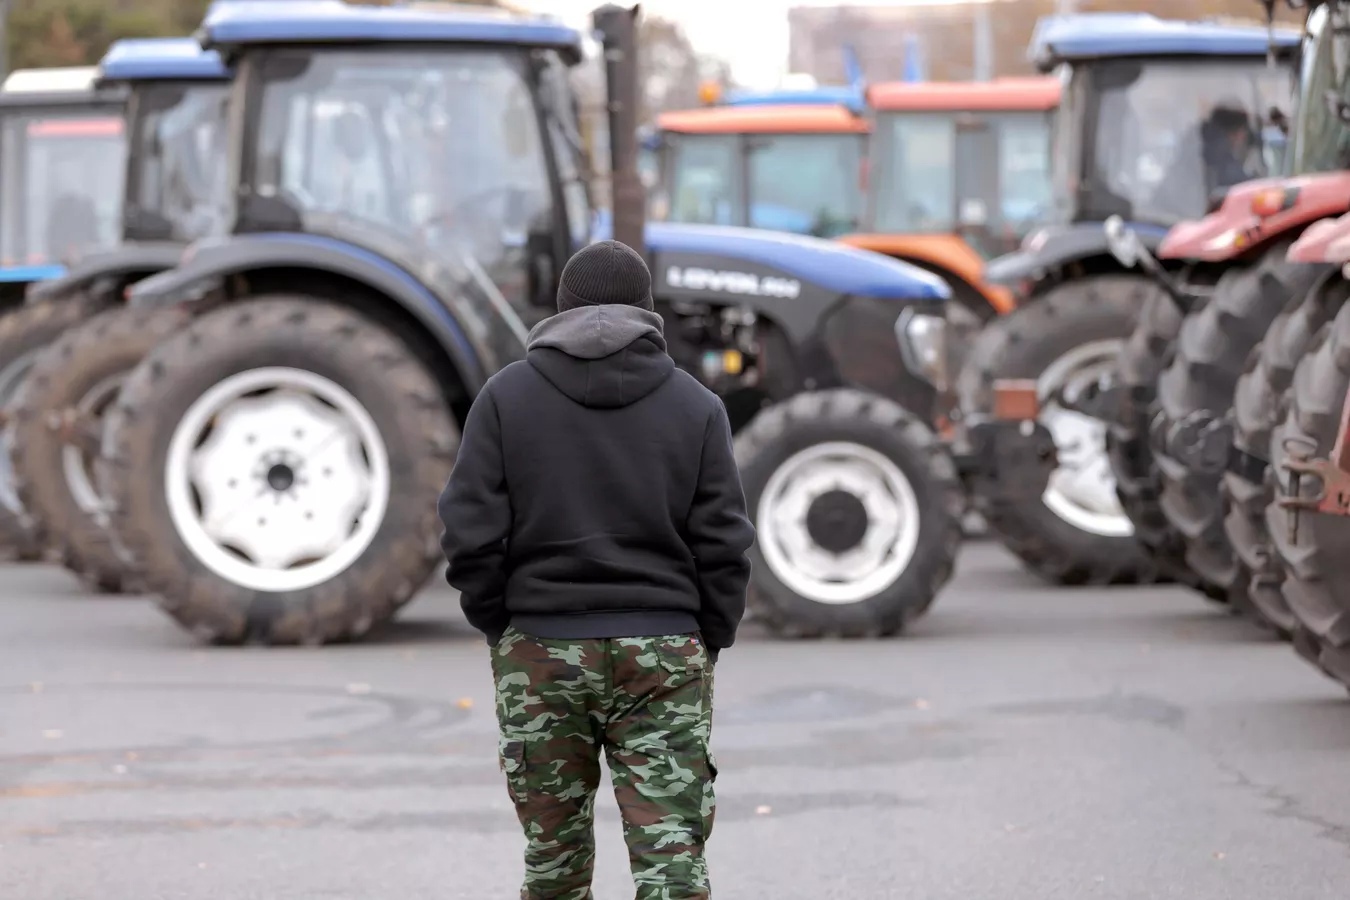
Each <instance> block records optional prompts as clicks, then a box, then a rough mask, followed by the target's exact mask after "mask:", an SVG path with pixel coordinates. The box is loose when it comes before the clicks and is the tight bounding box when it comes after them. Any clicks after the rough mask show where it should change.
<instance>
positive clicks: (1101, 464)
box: [1036, 340, 1134, 537]
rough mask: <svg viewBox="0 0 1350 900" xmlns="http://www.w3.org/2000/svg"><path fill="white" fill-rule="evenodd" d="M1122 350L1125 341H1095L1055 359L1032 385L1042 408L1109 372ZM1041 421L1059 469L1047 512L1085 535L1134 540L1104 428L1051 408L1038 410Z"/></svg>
mask: <svg viewBox="0 0 1350 900" xmlns="http://www.w3.org/2000/svg"><path fill="white" fill-rule="evenodd" d="M1123 345H1124V341H1123V340H1107V341H1093V342H1091V343H1088V344H1083V345H1082V346H1080V347H1075V348H1074V349H1073V350H1070V351H1069V352H1068V353H1065V354H1064V355H1063V356H1061V357H1060V358H1059V359H1057V360H1055V362H1054V363H1053V364H1052V365H1051V366H1050V367H1049V368H1048V369H1046V370H1045V372H1044V373H1043V374H1042V375H1041V377H1040V378H1038V379H1037V381H1036V393H1037V394H1038V395H1039V396H1040V398H1041V401H1042V403H1043V404H1044V403H1045V401H1046V399H1047V398H1048V397H1050V396H1051V395H1052V394H1054V393H1055V392H1056V391H1058V390H1060V389H1061V388H1063V389H1065V391H1066V392H1067V393H1069V394H1072V393H1074V392H1075V391H1077V390H1081V389H1082V388H1083V387H1086V386H1087V385H1089V384H1091V383H1092V382H1094V381H1096V380H1097V378H1098V377H1099V376H1101V375H1103V374H1105V373H1106V372H1109V371H1111V370H1112V369H1113V368H1114V367H1115V361H1116V357H1117V355H1118V354H1119V352H1120V349H1121V347H1122V346H1123ZM1040 421H1041V422H1042V424H1044V425H1045V427H1046V428H1047V429H1048V430H1049V432H1050V435H1051V437H1052V438H1054V441H1055V450H1056V452H1057V454H1058V456H1059V466H1058V467H1057V468H1056V469H1055V471H1054V472H1053V473H1052V474H1051V476H1050V482H1049V484H1048V485H1046V488H1045V493H1044V494H1043V495H1042V496H1041V500H1042V502H1044V503H1045V505H1046V507H1047V508H1049V510H1050V511H1051V512H1053V513H1054V514H1055V515H1057V516H1059V517H1060V518H1061V519H1063V520H1064V521H1065V522H1068V523H1069V524H1070V525H1072V526H1074V527H1075V528H1077V529H1079V530H1081V531H1086V532H1088V533H1089V534H1096V535H1101V536H1102V537H1130V536H1131V535H1133V534H1134V526H1133V525H1132V524H1131V523H1130V519H1129V517H1128V516H1127V515H1125V509H1124V508H1123V507H1122V506H1121V505H1120V497H1119V496H1118V495H1117V494H1116V477H1115V474H1114V473H1113V472H1112V470H1111V459H1110V457H1109V456H1107V453H1106V423H1105V422H1102V421H1101V420H1099V419H1094V418H1092V417H1091V416H1085V415H1083V414H1082V413H1078V412H1074V411H1072V410H1068V409H1064V408H1063V407H1061V406H1059V405H1058V404H1055V403H1050V404H1048V405H1044V406H1042V408H1041V415H1040Z"/></svg>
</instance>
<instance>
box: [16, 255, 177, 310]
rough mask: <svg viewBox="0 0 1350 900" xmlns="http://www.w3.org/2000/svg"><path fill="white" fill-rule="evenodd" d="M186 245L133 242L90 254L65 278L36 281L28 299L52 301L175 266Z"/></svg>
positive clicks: (27, 295)
mask: <svg viewBox="0 0 1350 900" xmlns="http://www.w3.org/2000/svg"><path fill="white" fill-rule="evenodd" d="M183 246H184V245H183V244H181V243H178V242H175V241H144V242H141V241H132V242H128V243H125V244H121V245H119V246H117V247H114V248H112V249H110V250H101V251H98V252H96V253H89V254H87V255H85V256H83V257H82V258H81V259H80V261H79V262H77V263H75V265H74V266H72V267H71V268H70V269H69V270H67V272H66V274H65V275H63V276H62V277H60V278H53V279H51V280H49V281H38V282H34V283H33V284H32V285H30V286H29V288H28V293H27V294H26V295H25V299H26V300H27V302H29V303H37V302H40V301H44V300H53V299H56V298H58V297H67V296H70V295H72V294H77V293H82V292H86V291H89V290H90V289H91V288H93V287H95V286H96V285H98V284H99V283H100V282H104V281H106V280H113V281H120V280H122V279H124V278H126V277H127V276H129V275H137V274H150V273H154V272H163V271H165V270H167V269H172V268H173V267H174V266H176V265H178V261H179V260H180V259H181V258H182V256H183Z"/></svg>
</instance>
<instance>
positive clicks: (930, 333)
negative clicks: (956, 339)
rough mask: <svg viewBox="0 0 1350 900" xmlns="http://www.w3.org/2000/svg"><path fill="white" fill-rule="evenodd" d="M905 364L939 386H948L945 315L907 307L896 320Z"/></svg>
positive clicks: (896, 333)
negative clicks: (922, 311)
mask: <svg viewBox="0 0 1350 900" xmlns="http://www.w3.org/2000/svg"><path fill="white" fill-rule="evenodd" d="M895 336H896V338H897V339H898V340H899V341H900V352H901V354H902V355H903V356H904V358H905V365H907V366H908V367H909V370H910V371H911V372H913V373H914V374H915V375H918V376H919V377H920V378H922V379H924V380H925V381H927V382H928V383H929V384H931V385H933V386H934V387H935V388H937V389H938V390H940V391H941V390H945V389H946V388H947V387H948V372H947V319H946V317H945V316H941V315H936V316H935V315H932V314H930V313H921V312H917V311H915V310H914V309H907V310H905V311H904V312H903V313H901V314H900V318H899V319H897V320H896V322H895Z"/></svg>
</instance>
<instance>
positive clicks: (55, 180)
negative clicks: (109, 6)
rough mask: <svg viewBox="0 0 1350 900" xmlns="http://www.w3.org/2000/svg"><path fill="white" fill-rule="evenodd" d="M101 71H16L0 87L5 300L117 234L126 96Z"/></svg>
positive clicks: (1, 284)
mask: <svg viewBox="0 0 1350 900" xmlns="http://www.w3.org/2000/svg"><path fill="white" fill-rule="evenodd" d="M97 75H98V73H97V70H96V69H95V68H93V67H82V68H74V69H29V70H19V71H16V72H13V73H11V74H10V75H9V76H8V77H7V78H6V79H5V81H4V83H3V85H0V305H4V304H5V303H6V301H8V302H17V301H18V300H20V299H21V298H22V295H23V289H24V287H25V286H26V285H27V284H29V283H31V282H35V281H41V280H43V279H48V278H57V277H60V276H61V275H62V274H64V272H65V266H66V264H67V263H68V262H69V261H70V260H71V259H72V258H74V257H77V256H80V255H81V254H83V253H86V252H88V251H90V250H95V249H99V248H104V247H109V246H111V245H113V244H115V243H117V240H118V238H119V236H120V232H121V216H122V192H123V179H124V168H125V160H126V152H127V145H126V134H125V129H124V127H123V111H124V106H125V98H124V96H123V93H122V92H121V91H118V90H106V89H100V87H99V86H98V84H97Z"/></svg>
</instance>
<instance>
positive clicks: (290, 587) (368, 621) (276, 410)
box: [104, 295, 459, 644]
mask: <svg viewBox="0 0 1350 900" xmlns="http://www.w3.org/2000/svg"><path fill="white" fill-rule="evenodd" d="M320 436H323V438H322V439H320ZM458 439H459V432H458V428H457V427H456V424H455V420H454V418H453V416H452V415H451V412H450V409H449V406H448V403H447V401H446V397H445V395H444V392H443V390H442V389H441V387H440V385H439V384H438V383H437V381H436V379H435V378H434V377H433V375H432V374H431V373H430V372H429V371H428V370H427V369H426V368H425V367H424V366H423V364H422V363H421V362H420V361H418V359H417V358H416V356H415V355H414V354H413V353H411V352H409V348H408V347H407V345H406V344H405V343H404V342H403V341H401V340H400V339H399V338H398V337H396V336H395V335H394V334H393V333H392V332H390V331H389V330H387V329H385V328H384V327H382V326H381V325H379V324H377V323H376V322H375V321H373V320H371V319H369V318H368V317H366V316H364V315H362V314H360V313H358V312H356V311H355V310H353V309H350V308H348V307H345V306H342V305H338V304H333V303H330V302H326V301H323V300H321V299H316V298H308V297H300V296H283V295H269V296H260V297H257V298H252V299H248V300H241V301H237V302H234V303H232V304H230V305H228V306H225V307H222V308H220V309H217V310H215V311H212V312H208V313H205V314H203V315H202V316H201V317H200V318H198V319H196V320H195V321H193V322H191V323H190V324H189V325H188V326H187V327H186V328H184V329H183V330H181V331H180V332H178V333H177V334H175V335H173V336H172V337H170V338H169V339H168V340H165V341H164V342H162V343H161V344H159V346H157V347H156V348H155V349H154V350H153V351H152V352H151V353H150V354H149V355H148V356H147V357H146V358H145V359H144V360H143V361H142V363H141V364H140V365H139V366H138V367H137V368H136V369H135V370H134V371H133V372H132V373H131V374H130V375H129V376H128V377H127V379H126V381H125V382H124V383H123V386H122V390H121V392H120V394H119V397H118V401H117V404H116V406H115V407H114V409H113V411H112V412H111V413H110V414H109V416H108V418H107V422H106V426H105V433H104V455H105V457H106V458H107V461H108V466H109V469H110V471H111V476H112V477H111V478H110V493H111V499H112V501H113V503H112V523H113V527H114V530H115V533H116V535H117V537H118V539H119V540H120V542H121V544H122V545H123V546H124V547H126V548H127V549H128V550H129V551H130V552H131V554H132V556H133V558H134V559H135V561H136V563H137V565H138V566H139V568H140V571H141V573H142V575H143V577H144V579H145V582H146V585H147V587H148V588H149V589H150V590H151V591H153V592H154V593H156V594H158V595H159V596H160V598H161V605H162V606H163V608H164V609H165V610H166V612H168V614H169V615H170V616H172V617H173V618H174V619H175V620H176V621H177V622H178V623H179V624H180V625H181V626H183V627H184V628H185V629H187V630H189V631H191V632H192V633H193V634H195V635H197V636H198V637H199V638H200V639H202V640H205V641H209V642H212V643H220V644H239V643H244V642H256V643H262V644H323V643H328V642H333V641H343V640H351V639H355V638H359V637H361V636H363V635H365V634H366V633H368V632H369V631H370V629H371V628H373V627H374V626H376V625H379V624H381V623H383V622H385V621H387V620H389V619H390V618H392V617H393V616H394V615H395V613H396V612H397V611H398V610H399V609H400V608H401V607H402V606H403V605H405V604H406V603H407V602H408V601H409V600H411V599H412V597H413V596H414V594H415V593H416V592H417V591H418V590H419V589H420V588H421V587H422V586H423V585H424V584H425V583H426V582H427V580H428V579H429V577H430V576H431V574H432V572H433V571H434V569H435V567H436V564H437V561H438V560H439V559H440V558H441V552H440V547H439V544H438V541H437V535H438V534H439V531H440V529H439V523H438V521H437V518H436V510H435V504H434V503H432V502H431V501H430V499H429V498H434V497H435V496H436V495H437V494H438V493H439V492H440V491H441V489H442V488H443V487H444V485H445V481H446V478H447V477H448V475H449V473H450V469H451V466H452V465H453V461H454V456H455V452H456V450H457V448H458ZM335 504H336V505H335ZM325 507H327V509H325ZM221 510H228V511H230V515H218V514H217V513H218V512H219V511H221ZM372 510H378V511H379V514H378V515H377V514H376V513H374V512H372Z"/></svg>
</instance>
